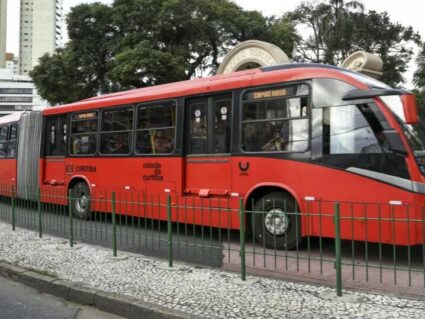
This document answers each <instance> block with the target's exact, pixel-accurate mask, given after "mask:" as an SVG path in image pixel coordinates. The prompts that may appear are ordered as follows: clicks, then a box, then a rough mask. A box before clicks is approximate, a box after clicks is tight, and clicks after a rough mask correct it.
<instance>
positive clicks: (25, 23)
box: [0, 0, 63, 75]
mask: <svg viewBox="0 0 425 319" xmlns="http://www.w3.org/2000/svg"><path fill="white" fill-rule="evenodd" d="M0 1H1V0H0ZM62 16H63V5H62V0H21V14H20V17H21V18H20V20H21V30H20V37H19V39H20V41H19V70H20V73H21V74H23V75H28V74H29V72H30V71H31V70H32V69H33V68H34V66H36V65H37V64H38V59H39V58H40V57H41V56H42V55H44V54H45V53H51V52H53V51H54V50H55V49H56V48H58V47H60V46H61V45H62Z"/></svg>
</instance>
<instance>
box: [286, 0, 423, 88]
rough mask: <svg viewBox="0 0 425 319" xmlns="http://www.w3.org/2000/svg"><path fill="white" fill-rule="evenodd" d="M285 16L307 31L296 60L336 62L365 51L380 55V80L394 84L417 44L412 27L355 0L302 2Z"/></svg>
mask: <svg viewBox="0 0 425 319" xmlns="http://www.w3.org/2000/svg"><path fill="white" fill-rule="evenodd" d="M288 17H289V18H290V19H291V20H292V21H293V22H294V23H297V24H299V25H300V26H301V27H303V28H304V29H305V30H306V31H308V35H307V36H304V37H301V38H300V39H299V41H298V43H297V51H298V52H297V55H296V57H295V59H296V60H298V61H303V62H305V61H308V62H317V63H328V64H334V65H338V64H340V63H341V62H342V61H343V60H344V59H345V58H346V57H348V55H350V54H351V53H353V52H355V51H358V50H365V51H368V52H371V53H375V54H377V55H379V56H381V58H382V59H383V62H384V66H383V73H384V74H383V77H382V78H381V80H382V81H383V82H386V83H388V84H389V85H393V86H395V85H398V84H400V83H402V82H403V81H404V78H403V73H404V72H405V71H406V69H407V64H408V63H409V61H410V60H411V59H412V57H413V54H414V51H413V48H414V46H415V45H417V44H419V43H420V36H419V34H418V33H416V32H414V31H413V29H412V27H405V26H402V25H400V24H399V23H394V22H392V21H391V20H390V18H389V16H388V14H387V13H386V12H381V13H378V12H376V11H368V12H366V11H365V9H364V6H363V5H362V3H360V2H358V1H350V2H347V1H345V0H327V1H326V2H321V3H319V4H314V3H303V4H301V5H300V6H299V7H298V8H297V9H296V10H294V11H293V12H291V13H289V14H288Z"/></svg>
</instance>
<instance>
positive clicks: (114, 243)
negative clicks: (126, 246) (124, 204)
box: [112, 192, 117, 257]
mask: <svg viewBox="0 0 425 319" xmlns="http://www.w3.org/2000/svg"><path fill="white" fill-rule="evenodd" d="M112 249H113V253H114V257H117V218H116V212H115V192H112Z"/></svg>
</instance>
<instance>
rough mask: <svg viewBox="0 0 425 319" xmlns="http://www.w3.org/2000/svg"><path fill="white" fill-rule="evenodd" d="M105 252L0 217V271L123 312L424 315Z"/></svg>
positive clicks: (393, 301)
mask: <svg viewBox="0 0 425 319" xmlns="http://www.w3.org/2000/svg"><path fill="white" fill-rule="evenodd" d="M119 253H120V252H119ZM111 255H112V252H111V250H109V249H105V248H102V247H97V246H92V245H87V244H78V245H77V248H76V249H68V246H67V242H66V240H64V239H63V238H57V237H53V236H48V235H45V236H44V237H43V239H39V238H38V237H37V234H36V233H35V232H33V231H28V230H22V229H17V231H16V232H13V231H12V230H11V226H10V225H8V224H4V223H0V262H3V264H2V265H0V271H2V269H3V272H7V273H9V274H11V273H12V275H13V276H15V277H19V278H21V280H28V281H32V282H38V284H39V286H43V285H44V286H45V287H46V286H49V287H53V286H54V287H56V290H57V291H62V292H63V293H64V294H65V292H66V297H68V298H70V299H79V300H74V301H77V302H81V301H84V300H81V299H84V298H87V300H85V301H86V303H87V304H94V305H96V306H97V307H99V308H100V309H102V310H105V311H111V310H112V311H114V312H115V313H117V314H119V315H123V316H127V317H133V318H137V317H139V316H140V317H142V314H143V315H144V316H143V318H162V317H168V318H303V319H307V318H409V319H410V318H418V319H419V318H421V319H422V318H425V301H420V300H410V299H401V298H396V297H389V296H378V295H371V294H365V293H348V292H344V297H343V298H337V297H335V296H334V295H335V294H334V290H333V289H331V288H327V287H317V286H312V285H305V284H296V283H289V282H284V281H279V280H272V279H266V278H259V277H258V278H257V277H248V279H247V281H246V282H242V281H241V280H240V279H239V275H237V274H232V273H227V272H223V271H218V270H214V269H205V268H199V267H196V266H190V265H184V264H177V265H176V266H175V267H174V268H173V269H169V268H168V265H167V263H166V262H165V261H163V260H156V259H152V258H147V257H144V256H141V255H131V254H130V255H128V258H126V259H123V260H121V259H120V258H118V259H113V258H111ZM120 255H123V253H120ZM4 263H7V264H9V265H15V266H18V267H20V268H17V269H15V270H14V269H13V267H10V266H8V265H7V264H4ZM6 268H8V270H7V269H6ZM22 268H24V269H30V270H33V271H34V272H37V273H39V274H43V275H47V276H42V275H37V274H34V273H33V272H23V271H22V270H19V269H22ZM4 269H6V270H4ZM19 273H21V274H20V275H18V274H19ZM25 278H27V279H25ZM43 282H45V283H44V284H43ZM76 292H80V293H76ZM108 301H109V302H108ZM117 305H119V306H117ZM110 308H113V309H110ZM146 314H150V315H146Z"/></svg>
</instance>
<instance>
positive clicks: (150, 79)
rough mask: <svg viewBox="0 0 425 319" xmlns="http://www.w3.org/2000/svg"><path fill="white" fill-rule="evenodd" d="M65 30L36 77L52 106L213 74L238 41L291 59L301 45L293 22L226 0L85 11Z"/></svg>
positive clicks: (129, 0) (156, 0) (77, 11)
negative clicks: (260, 43)
mask: <svg viewBox="0 0 425 319" xmlns="http://www.w3.org/2000/svg"><path fill="white" fill-rule="evenodd" d="M67 25H68V33H69V38H70V41H69V42H68V44H67V46H66V47H65V48H64V49H63V50H58V51H57V52H55V53H54V54H52V55H46V56H44V57H43V58H42V59H41V60H40V63H39V65H38V66H37V67H35V68H34V70H33V72H32V74H31V75H32V77H33V80H34V82H35V85H36V86H37V88H38V89H39V92H40V95H41V96H42V97H43V98H44V99H46V100H48V101H49V102H50V103H51V104H58V103H65V102H71V101H75V100H77V99H81V98H84V97H89V96H93V95H96V94H101V93H108V92H114V91H117V90H124V89H130V88H135V87H144V86H148V85H154V84H161V83H167V82H172V81H178V80H185V79H189V78H191V77H194V76H199V75H201V74H206V73H214V72H215V70H216V69H217V68H218V66H219V60H220V59H221V58H222V57H223V56H224V55H225V53H226V52H227V51H228V50H229V49H230V48H232V47H233V46H234V45H235V44H237V43H238V42H240V41H245V40H249V39H257V40H265V41H268V42H272V43H274V44H276V45H277V46H279V47H281V48H283V49H284V50H285V51H286V52H292V48H293V43H294V41H295V39H296V33H295V27H294V26H293V24H292V23H291V22H290V21H289V20H288V19H286V18H282V19H279V18H275V17H270V18H268V17H264V16H263V15H262V14H261V13H259V12H257V11H245V10H243V9H242V8H240V7H239V6H237V5H236V4H234V3H233V2H231V1H229V0H115V1H114V3H113V4H112V5H111V6H107V5H103V4H100V3H94V4H82V5H79V6H76V7H74V8H73V9H72V10H71V13H70V14H69V15H68V17H67ZM51 69H53V70H51ZM55 70H56V71H55ZM57 70H61V72H58V71H57ZM54 72H56V73H54ZM58 73H61V74H58ZM58 76H59V77H60V78H61V81H57V79H58ZM76 81H79V82H76ZM76 83H78V84H76ZM71 90H72V92H70V91H71ZM66 92H68V93H69V95H67V94H66Z"/></svg>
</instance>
